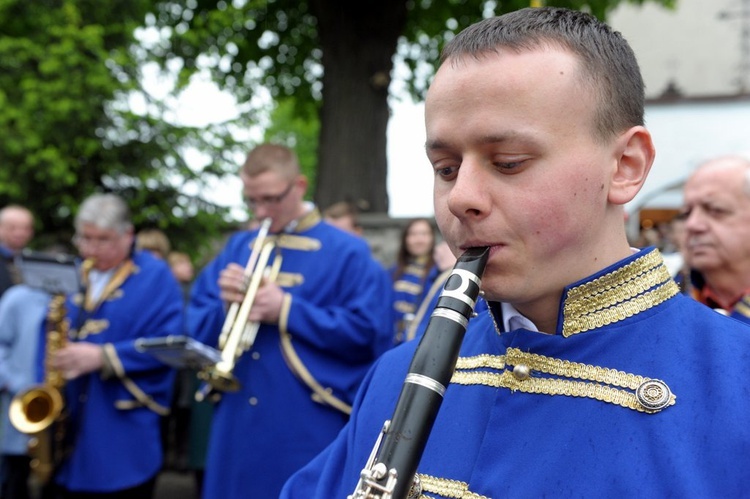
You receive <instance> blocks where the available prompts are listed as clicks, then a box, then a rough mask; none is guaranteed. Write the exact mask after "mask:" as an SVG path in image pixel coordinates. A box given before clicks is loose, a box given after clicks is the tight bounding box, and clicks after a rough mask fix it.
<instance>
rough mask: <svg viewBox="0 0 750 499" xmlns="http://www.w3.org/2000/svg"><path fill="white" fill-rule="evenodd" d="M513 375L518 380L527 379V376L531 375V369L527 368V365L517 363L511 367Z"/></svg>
mask: <svg viewBox="0 0 750 499" xmlns="http://www.w3.org/2000/svg"><path fill="white" fill-rule="evenodd" d="M513 376H515V377H516V379H517V380H519V381H523V380H525V379H529V377H531V369H529V366H527V365H525V364H518V365H517V366H515V367H513Z"/></svg>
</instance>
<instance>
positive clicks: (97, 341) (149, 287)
mask: <svg viewBox="0 0 750 499" xmlns="http://www.w3.org/2000/svg"><path fill="white" fill-rule="evenodd" d="M75 231H76V235H75V237H74V238H73V243H74V244H75V245H76V246H77V248H78V250H79V252H80V255H81V257H82V258H84V259H85V263H84V265H83V266H82V274H83V276H82V283H83V288H82V290H81V291H80V292H78V293H75V294H73V295H72V296H69V297H68V299H67V301H66V303H65V308H66V311H67V320H68V321H69V322H68V323H69V328H70V333H69V336H70V339H69V341H68V342H67V345H65V346H63V348H61V349H59V350H56V352H54V353H52V354H51V359H52V368H54V369H55V370H56V371H57V372H59V373H61V374H62V376H63V377H64V378H65V379H66V380H67V381H66V386H65V391H64V397H65V403H66V410H67V412H68V420H67V422H66V423H65V430H66V442H69V446H66V448H67V449H68V451H69V453H68V454H66V457H65V458H64V460H63V462H62V464H61V465H60V467H59V469H58V470H57V473H56V475H55V477H54V482H55V483H56V488H57V489H58V490H56V491H55V494H56V495H54V497H55V498H63V499H68V498H79V497H97V498H103V497H118V498H131V497H132V498H149V497H152V495H153V490H154V486H155V482H156V478H157V475H158V473H159V471H160V470H161V468H162V462H163V458H162V446H161V438H160V431H161V430H160V422H161V418H162V417H163V416H165V415H166V414H167V413H168V412H169V403H170V400H171V399H170V397H171V390H172V386H173V379H174V371H173V370H172V369H171V368H169V367H167V366H166V365H164V364H163V363H161V362H160V361H159V360H157V359H156V358H154V357H152V356H151V355H149V354H147V353H142V352H141V351H139V350H138V349H137V348H136V340H138V339H140V338H156V337H162V336H167V335H179V334H182V331H183V316H182V310H183V299H182V293H181V291H180V287H179V285H178V284H177V281H176V279H175V278H174V277H173V275H172V272H171V270H170V269H169V266H168V265H167V264H166V262H164V261H163V260H160V259H157V258H156V257H154V256H152V255H151V254H150V253H148V252H145V251H134V250H133V242H134V234H133V225H132V223H131V221H130V213H129V209H128V207H127V205H126V204H125V202H124V201H123V200H122V199H121V198H120V197H118V196H116V195H114V194H94V195H92V196H90V197H88V198H87V199H86V200H84V202H83V203H82V204H81V206H80V208H79V210H78V214H77V215H76V219H75ZM41 345H42V346H45V342H44V341H43V342H42V344H41ZM42 354H46V352H42ZM43 356H44V355H40V360H41V358H42V357H43Z"/></svg>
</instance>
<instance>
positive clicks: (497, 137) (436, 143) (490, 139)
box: [424, 133, 521, 151]
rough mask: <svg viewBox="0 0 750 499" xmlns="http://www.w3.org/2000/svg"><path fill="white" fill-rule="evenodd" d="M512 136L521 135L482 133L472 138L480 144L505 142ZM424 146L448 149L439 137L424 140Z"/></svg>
mask: <svg viewBox="0 0 750 499" xmlns="http://www.w3.org/2000/svg"><path fill="white" fill-rule="evenodd" d="M514 138H521V136H520V135H518V134H513V133H503V134H493V135H484V136H481V137H479V138H478V139H476V140H474V141H473V142H474V143H476V144H480V145H484V144H499V143H502V142H506V141H508V140H510V139H514ZM424 148H425V150H426V151H430V150H436V149H449V148H450V144H449V143H448V142H445V141H443V140H440V139H435V140H427V141H426V142H425V145H424Z"/></svg>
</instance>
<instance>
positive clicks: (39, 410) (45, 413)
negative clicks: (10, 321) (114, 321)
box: [8, 295, 69, 484]
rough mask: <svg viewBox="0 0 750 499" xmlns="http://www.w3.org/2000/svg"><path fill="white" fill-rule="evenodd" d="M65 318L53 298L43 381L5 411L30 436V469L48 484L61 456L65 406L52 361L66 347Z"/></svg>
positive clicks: (60, 378)
mask: <svg viewBox="0 0 750 499" xmlns="http://www.w3.org/2000/svg"><path fill="white" fill-rule="evenodd" d="M65 315H66V311H65V296H64V295H55V296H54V297H53V298H52V301H51V302H50V305H49V311H48V313H47V321H48V322H47V324H48V326H47V334H46V352H45V359H44V362H45V377H44V382H43V383H42V384H40V385H36V386H33V387H31V388H29V389H27V390H24V391H22V392H19V393H18V394H16V395H15V396H14V397H13V399H12V400H11V402H10V408H9V410H8V416H9V418H10V422H11V424H12V425H13V426H14V427H15V428H16V429H17V430H18V431H20V432H21V433H25V434H27V435H31V436H32V438H31V439H30V441H29V455H30V456H31V462H30V467H31V471H32V473H33V474H34V475H36V477H37V478H38V479H39V481H40V482H41V483H43V484H44V483H47V482H48V481H49V479H50V477H51V476H52V474H53V473H54V471H55V468H56V467H57V465H58V464H59V462H60V461H61V460H62V457H63V456H62V452H63V440H64V437H65V428H64V425H63V424H62V423H63V420H64V418H65V413H64V405H65V404H64V399H63V395H62V389H63V387H64V385H65V380H64V378H63V376H62V373H61V372H60V371H59V370H57V369H53V368H52V365H51V361H52V357H53V356H54V354H55V353H56V352H57V351H58V350H60V349H61V348H63V347H64V346H65V345H66V344H67V340H68V330H69V323H68V320H67V318H66V317H65ZM56 423H57V424H56Z"/></svg>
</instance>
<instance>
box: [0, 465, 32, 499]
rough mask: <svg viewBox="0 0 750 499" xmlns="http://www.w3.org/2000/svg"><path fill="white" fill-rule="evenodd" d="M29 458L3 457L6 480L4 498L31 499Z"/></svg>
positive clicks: (3, 490) (3, 488) (3, 491)
mask: <svg viewBox="0 0 750 499" xmlns="http://www.w3.org/2000/svg"><path fill="white" fill-rule="evenodd" d="M30 460H31V459H30V458H29V457H28V456H19V455H10V454H5V455H4V456H3V463H4V466H5V480H4V481H3V487H2V497H4V498H6V499H29V461H30Z"/></svg>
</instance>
